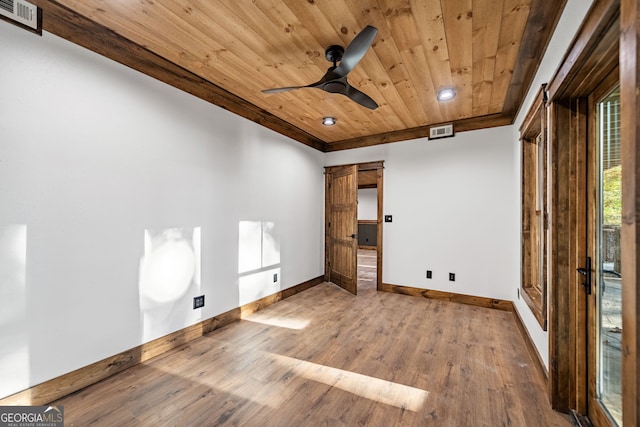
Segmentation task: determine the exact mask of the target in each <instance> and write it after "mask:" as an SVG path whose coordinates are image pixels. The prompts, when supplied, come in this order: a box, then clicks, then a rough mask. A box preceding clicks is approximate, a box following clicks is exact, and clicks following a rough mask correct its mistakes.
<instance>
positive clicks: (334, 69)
mask: <svg viewBox="0 0 640 427" xmlns="http://www.w3.org/2000/svg"><path fill="white" fill-rule="evenodd" d="M377 33H378V30H377V28H375V27H372V26H371V25H367V26H366V27H365V28H364V29H363V30H362V31H360V32H359V33H358V35H356V36H355V38H354V39H353V40H352V41H351V43H349V46H347V48H346V50H345V49H344V48H343V47H342V46H338V45H332V46H329V47H328V48H327V49H326V51H325V57H326V58H327V60H328V61H330V62H333V66H331V67H329V69H328V70H327V72H326V73H325V75H324V76H322V78H321V79H320V80H319V81H317V82H315V83H311V84H310V85H306V86H287V87H279V88H273V89H265V90H263V91H262V92H263V93H278V92H286V91H289V90H294V89H302V88H306V87H312V88H317V89H322V90H324V91H326V92H330V93H340V94H342V95H345V96H347V97H349V98H351V99H352V100H353V101H355V102H357V103H358V104H360V105H362V106H364V107H367V108H369V109H371V110H375V109H376V108H378V104H377V103H376V102H375V101H374V100H373V99H371V98H370V97H369V95H366V94H365V93H363V92H360V91H359V90H358V89H356V88H354V87H353V86H351V85H350V84H349V82H348V81H347V74H349V72H350V71H351V70H353V69H354V68H355V66H356V65H358V62H360V60H361V59H362V57H363V56H364V54H365V53H367V50H368V49H369V46H371V43H373V39H374V38H375V37H376V34H377ZM338 62H339V63H340V65H337V64H338Z"/></svg>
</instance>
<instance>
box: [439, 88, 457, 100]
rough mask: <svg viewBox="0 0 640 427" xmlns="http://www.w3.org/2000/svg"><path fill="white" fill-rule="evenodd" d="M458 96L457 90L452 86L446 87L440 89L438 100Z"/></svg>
mask: <svg viewBox="0 0 640 427" xmlns="http://www.w3.org/2000/svg"><path fill="white" fill-rule="evenodd" d="M455 97H456V91H455V90H453V88H452V87H445V88H442V89H440V90H439V91H438V101H440V102H442V101H450V100H452V99H453V98H455Z"/></svg>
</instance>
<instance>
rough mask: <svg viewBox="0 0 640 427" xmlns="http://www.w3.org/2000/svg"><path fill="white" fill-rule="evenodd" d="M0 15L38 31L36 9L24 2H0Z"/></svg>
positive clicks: (18, 0) (1, 0)
mask: <svg viewBox="0 0 640 427" xmlns="http://www.w3.org/2000/svg"><path fill="white" fill-rule="evenodd" d="M0 15H3V16H6V17H7V18H9V19H11V20H13V21H15V22H17V23H19V24H22V25H26V26H27V27H29V28H33V29H34V30H38V29H39V28H38V8H37V7H36V6H34V5H32V4H31V3H29V2H26V1H24V0H0Z"/></svg>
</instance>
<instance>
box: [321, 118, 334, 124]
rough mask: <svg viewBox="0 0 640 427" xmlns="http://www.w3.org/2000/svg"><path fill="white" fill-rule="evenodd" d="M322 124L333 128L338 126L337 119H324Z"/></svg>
mask: <svg viewBox="0 0 640 427" xmlns="http://www.w3.org/2000/svg"><path fill="white" fill-rule="evenodd" d="M322 124H323V125H325V126H333V125H335V124H336V118H335V117H323V118H322Z"/></svg>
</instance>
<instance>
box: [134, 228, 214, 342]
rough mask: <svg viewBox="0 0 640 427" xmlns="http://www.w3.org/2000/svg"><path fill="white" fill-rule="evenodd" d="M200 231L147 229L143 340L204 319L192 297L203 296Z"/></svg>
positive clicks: (142, 290) (141, 285)
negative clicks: (201, 294)
mask: <svg viewBox="0 0 640 427" xmlns="http://www.w3.org/2000/svg"><path fill="white" fill-rule="evenodd" d="M200 239H201V230H200V227H195V228H169V229H164V230H145V232H144V256H143V257H142V260H141V262H140V281H139V292H140V314H141V318H142V342H148V341H150V340H152V339H155V338H158V337H161V336H163V335H166V334H168V333H171V332H174V331H176V330H178V329H181V328H184V327H185V326H187V325H191V324H193V323H195V322H197V321H199V320H200V319H201V311H202V310H193V304H192V298H193V297H194V296H197V295H200V258H201V255H200V251H201V245H200Z"/></svg>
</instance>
